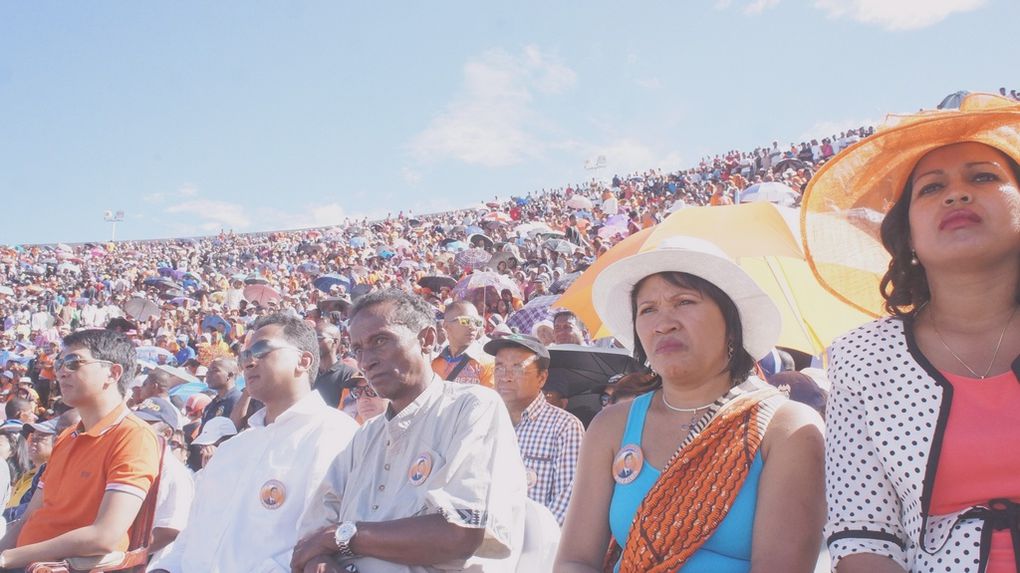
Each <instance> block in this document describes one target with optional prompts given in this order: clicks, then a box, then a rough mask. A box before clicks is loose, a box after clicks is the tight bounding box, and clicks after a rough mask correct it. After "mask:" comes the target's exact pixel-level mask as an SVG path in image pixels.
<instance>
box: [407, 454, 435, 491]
mask: <svg viewBox="0 0 1020 573" xmlns="http://www.w3.org/2000/svg"><path fill="white" fill-rule="evenodd" d="M431 473H432V454H430V453H428V452H424V453H421V454H418V457H416V458H415V459H414V463H412V464H411V468H410V469H408V470H407V481H409V482H411V485H421V484H423V483H425V480H427V479H428V478H429V474H431Z"/></svg>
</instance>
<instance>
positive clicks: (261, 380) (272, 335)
mask: <svg viewBox="0 0 1020 573" xmlns="http://www.w3.org/2000/svg"><path fill="white" fill-rule="evenodd" d="M249 352H251V353H253V355H252V356H248V357H247V358H246V357H245V356H244V354H247V353H249ZM306 354H307V353H306V352H304V351H302V350H301V349H299V348H297V347H295V346H294V345H293V344H291V343H290V342H287V340H286V339H285V338H284V337H283V327H281V326H280V325H277V324H271V325H268V326H263V327H262V328H260V329H258V330H256V331H255V332H254V333H252V336H251V339H249V340H248V344H247V345H245V350H244V353H243V354H242V359H241V360H242V362H241V367H242V368H243V369H244V380H245V384H246V385H247V387H248V392H249V393H250V394H251V395H252V397H253V398H255V399H256V400H259V401H261V402H267V401H273V400H274V399H275V398H276V397H277V396H278V395H279V394H280V392H281V390H285V388H286V387H289V386H291V385H293V384H295V383H296V382H297V380H298V378H300V376H301V374H302V372H303V370H305V369H307V368H308V364H310V362H311V358H310V357H308V356H305V355H306ZM258 356H260V357H258ZM207 376H208V374H207Z"/></svg>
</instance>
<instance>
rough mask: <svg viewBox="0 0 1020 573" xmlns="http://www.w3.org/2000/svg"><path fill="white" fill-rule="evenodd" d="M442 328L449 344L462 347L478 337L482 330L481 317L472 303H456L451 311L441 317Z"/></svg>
mask: <svg viewBox="0 0 1020 573" xmlns="http://www.w3.org/2000/svg"><path fill="white" fill-rule="evenodd" d="M443 330H445V331H446V337H447V339H449V341H450V346H457V347H463V346H467V345H468V344H471V343H472V342H474V341H475V339H477V338H478V333H479V332H481V330H482V318H481V317H480V316H478V309H476V308H475V307H474V306H473V305H458V306H457V307H456V308H454V310H453V312H452V313H448V316H446V317H444V318H443Z"/></svg>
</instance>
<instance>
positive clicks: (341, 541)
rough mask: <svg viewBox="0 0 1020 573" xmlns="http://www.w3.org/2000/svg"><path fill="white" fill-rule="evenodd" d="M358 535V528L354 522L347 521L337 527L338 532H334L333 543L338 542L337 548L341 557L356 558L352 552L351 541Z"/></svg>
mask: <svg viewBox="0 0 1020 573" xmlns="http://www.w3.org/2000/svg"><path fill="white" fill-rule="evenodd" d="M357 534H358V526H357V525H355V524H354V522H353V521H345V522H343V523H341V524H340V525H338V526H337V528H336V531H334V532H333V541H335V542H336V548H337V549H338V550H339V554H340V557H354V551H352V550H351V540H353V539H354V536H355V535H357Z"/></svg>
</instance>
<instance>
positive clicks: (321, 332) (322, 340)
mask: <svg viewBox="0 0 1020 573" xmlns="http://www.w3.org/2000/svg"><path fill="white" fill-rule="evenodd" d="M323 326H324V325H319V326H317V327H316V328H315V338H316V339H318V341H319V357H320V358H321V359H325V358H326V357H330V356H332V355H333V353H334V352H336V348H337V344H338V343H339V342H340V341H339V340H337V338H336V333H334V332H330V331H329V329H327V328H324V327H323Z"/></svg>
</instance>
